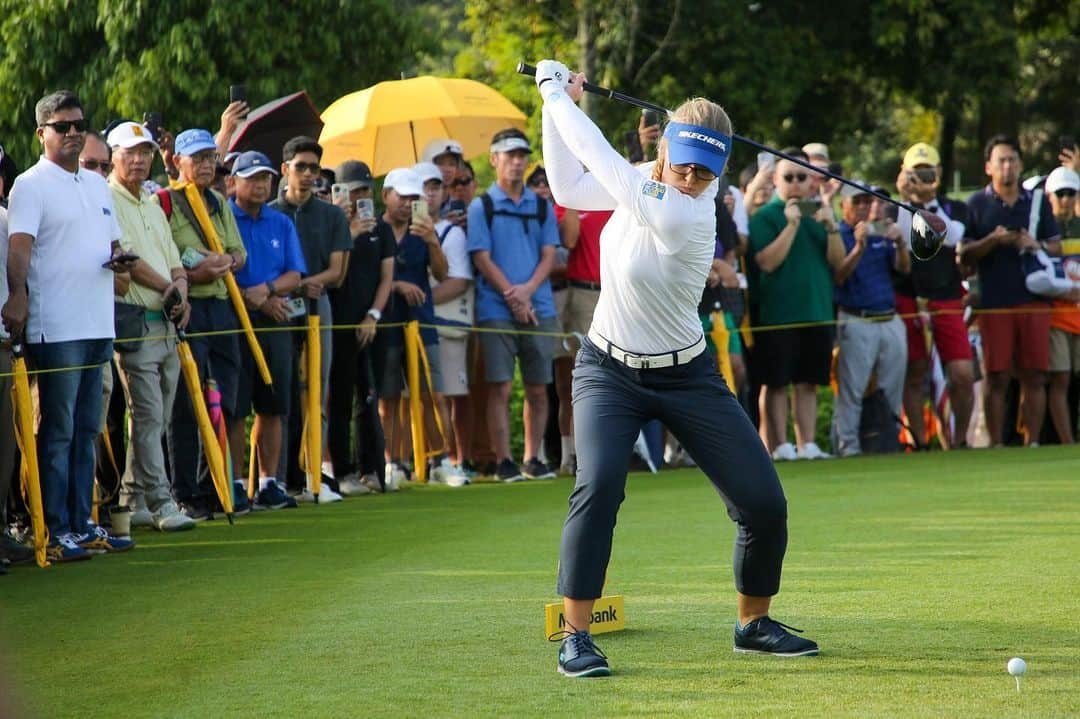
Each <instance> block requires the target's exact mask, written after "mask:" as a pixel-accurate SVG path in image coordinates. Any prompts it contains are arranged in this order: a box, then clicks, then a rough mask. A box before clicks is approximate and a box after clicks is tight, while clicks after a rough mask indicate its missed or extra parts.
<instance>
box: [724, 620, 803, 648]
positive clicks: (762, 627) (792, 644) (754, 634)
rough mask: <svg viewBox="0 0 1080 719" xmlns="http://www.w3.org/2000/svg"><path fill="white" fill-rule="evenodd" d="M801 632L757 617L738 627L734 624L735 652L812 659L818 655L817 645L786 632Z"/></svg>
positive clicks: (780, 623) (774, 621) (736, 623)
mask: <svg viewBox="0 0 1080 719" xmlns="http://www.w3.org/2000/svg"><path fill="white" fill-rule="evenodd" d="M789 629H790V630H792V631H794V632H801V631H802V630H801V629H796V628H795V627H790V626H788V625H787V624H784V623H783V622H778V621H776V620H775V619H771V618H770V617H768V616H764V617H759V618H757V619H755V620H753V621H750V622H747V624H746V626H745V627H740V626H739V623H738V622H735V651H737V652H742V653H746V654H772V655H774V656H777V657H812V656H817V654H818V645H817V643H816V642H812V641H810V640H809V639H804V638H803V637H797V636H795V635H794V634H792V633H791V632H789V631H788V630H789Z"/></svg>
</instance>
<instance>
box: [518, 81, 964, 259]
mask: <svg viewBox="0 0 1080 719" xmlns="http://www.w3.org/2000/svg"><path fill="white" fill-rule="evenodd" d="M517 71H518V73H519V74H521V75H529V76H530V77H535V76H536V68H535V67H534V66H532V65H529V64H526V63H524V62H522V63H518V66H517ZM585 91H586V92H591V93H593V94H596V95H602V96H604V97H607V98H610V99H612V100H618V101H619V102H625V103H627V104H628V105H633V106H635V107H640V108H641V109H643V110H653V111H655V112H659V113H661V114H662V115H663V116H664V117H670V116H671V111H670V110H668V109H667V108H666V107H663V106H661V105H656V104H654V103H651V102H647V101H645V100H639V99H638V98H636V97H631V96H630V95H625V94H623V93H621V92H616V91H615V90H610V89H608V88H606V87H600V86H599V85H593V84H592V83H590V82H586V83H585ZM731 139H733V140H736V141H737V142H741V143H743V144H744V145H749V146H750V147H753V148H755V149H757V150H760V151H762V152H768V153H769V154H770V155H776V156H777V157H779V158H781V159H784V160H787V161H788V162H793V163H795V164H796V165H799V166H800V167H805V168H806V169H808V170H812V171H813V172H816V173H818V174H819V175H824V176H825V177H828V178H830V179H833V180H836V181H838V182H842V183H843V184H845V185H850V186H851V187H856V188H858V189H859V190H861V191H863V192H865V193H867V194H868V195H873V196H874V197H876V198H878V199H879V200H883V201H885V202H889V203H891V204H893V205H896V206H897V207H902V208H904V209H905V210H907V211H908V212H910V213H911V254H913V255H914V256H915V258H916V259H919V260H929V259H931V258H933V257H934V255H936V254H937V253H938V250H940V249H941V246H942V244H944V242H945V235H946V234H947V232H948V227H947V226H946V224H945V221H944V220H943V219H941V218H940V217H938V216H937V215H936V214H934V213H933V212H929V211H927V210H920V209H918V208H916V207H912V206H911V205H909V204H907V203H905V202H900V201H899V200H894V199H893V198H891V197H889V196H888V195H883V194H882V193H880V192H876V191H874V190H871V189H870V188H869V187H866V186H864V185H860V184H859V183H857V182H852V181H851V180H848V179H846V178H843V177H841V176H840V175H837V174H834V173H832V172H829V171H828V170H826V169H823V168H820V167H815V166H814V165H811V164H810V163H809V162H807V161H805V160H800V159H799V158H797V157H792V156H791V155H788V154H787V153H785V152H781V151H780V150H776V149H773V148H771V147H769V146H768V145H762V144H761V143H760V142H757V141H755V140H751V139H749V138H746V137H743V136H742V135H736V134H734V133H732V135H731Z"/></svg>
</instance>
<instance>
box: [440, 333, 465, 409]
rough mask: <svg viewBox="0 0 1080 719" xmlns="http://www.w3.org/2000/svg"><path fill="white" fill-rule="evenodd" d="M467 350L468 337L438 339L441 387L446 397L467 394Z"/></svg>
mask: <svg viewBox="0 0 1080 719" xmlns="http://www.w3.org/2000/svg"><path fill="white" fill-rule="evenodd" d="M468 348H469V338H468V336H465V337H440V338H439V360H440V364H441V365H442V367H441V368H440V370H441V374H442V387H443V394H444V395H446V396H447V397H462V396H465V395H467V394H469V365H468V361H467V358H468V354H469V352H468Z"/></svg>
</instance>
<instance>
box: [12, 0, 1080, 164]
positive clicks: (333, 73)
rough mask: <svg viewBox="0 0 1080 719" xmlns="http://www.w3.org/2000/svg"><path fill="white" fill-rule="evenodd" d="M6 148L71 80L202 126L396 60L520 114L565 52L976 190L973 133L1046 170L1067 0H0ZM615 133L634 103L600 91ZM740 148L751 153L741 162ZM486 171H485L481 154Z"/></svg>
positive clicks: (776, 127)
mask: <svg viewBox="0 0 1080 719" xmlns="http://www.w3.org/2000/svg"><path fill="white" fill-rule="evenodd" d="M0 11H2V13H0V17H2V18H3V20H2V21H0V28H2V31H3V37H4V50H3V52H4V58H3V62H2V63H0V142H2V143H3V145H4V147H5V148H6V149H7V150H8V151H9V152H11V153H12V154H13V155H14V156H15V157H16V159H17V161H18V163H19V165H20V167H25V166H26V165H28V164H29V163H31V162H32V161H33V157H34V156H35V155H36V154H37V152H38V148H37V147H35V146H34V144H33V142H32V140H33V125H34V122H33V106H34V103H35V102H36V101H37V100H38V98H40V97H41V95H42V94H44V93H45V92H46V91H50V90H54V89H58V88H65V87H66V88H70V89H73V90H75V91H76V92H78V93H79V94H80V95H81V96H82V97H83V99H84V102H85V103H86V105H87V108H88V113H89V115H90V116H91V118H92V119H93V120H94V122H95V124H96V125H98V126H103V125H104V124H105V123H106V122H108V121H109V120H111V119H115V118H121V117H124V118H139V117H141V115H142V113H143V112H144V111H147V110H158V111H161V112H162V113H163V115H164V116H165V119H166V124H167V125H168V126H169V127H170V128H173V129H180V128H182V127H190V126H205V127H209V128H210V129H211V130H215V129H216V127H217V124H218V118H219V115H220V113H221V110H222V109H223V107H224V105H225V100H226V99H227V89H228V85H230V84H238V83H242V84H246V85H247V87H248V96H249V98H251V101H252V103H253V104H260V103H261V102H265V101H268V100H270V99H273V98H275V97H278V96H281V95H284V94H287V93H289V92H293V91H295V90H297V89H306V90H307V91H308V93H309V94H310V95H311V96H312V98H313V100H314V101H315V103H316V105H317V106H319V107H325V106H327V105H328V104H329V103H330V102H331V101H333V100H334V99H335V98H337V97H339V96H340V95H343V94H345V93H347V92H351V91H354V90H358V89H362V88H364V87H366V86H368V85H371V84H373V83H375V82H378V81H380V80H386V79H396V78H398V77H400V76H401V73H403V72H404V73H409V74H415V73H428V72H430V73H433V74H441V75H457V76H463V77H472V78H475V79H478V80H481V81H484V82H487V83H489V84H492V85H494V86H495V87H496V88H498V89H499V90H501V91H502V92H503V93H504V94H506V95H507V96H508V97H509V98H510V99H511V100H513V101H514V102H515V103H516V104H518V106H519V107H521V108H522V109H523V110H524V111H525V112H526V113H527V114H529V115H530V123H531V124H530V128H531V131H532V132H533V134H534V136H536V133H537V130H538V127H539V123H538V117H539V107H538V103H537V96H536V94H535V91H534V90H533V88H532V84H531V83H530V82H529V81H528V80H526V79H525V78H522V77H520V76H518V75H516V74H514V66H515V65H516V64H517V63H518V62H519V61H521V60H532V61H535V60H539V59H541V58H544V57H551V56H554V57H558V58H560V59H563V60H564V61H566V62H567V64H568V65H570V66H571V68H581V69H583V70H584V71H585V72H586V73H587V74H588V76H589V78H590V79H591V80H593V81H594V82H597V83H599V84H605V85H608V86H612V87H615V88H618V89H620V90H622V91H623V92H627V93H629V94H632V95H638V96H641V97H645V98H649V99H651V100H654V101H656V102H660V103H665V104H668V105H674V104H677V103H678V102H679V101H681V100H682V99H685V98H686V97H689V96H692V95H704V96H707V97H710V98H713V99H715V100H717V101H719V102H721V103H723V104H724V105H725V107H726V108H727V109H728V112H729V114H730V115H731V116H732V118H733V120H734V122H735V125H736V130H737V131H738V132H739V133H741V134H744V135H747V136H749V137H753V138H755V139H758V140H761V141H765V142H768V143H770V144H774V145H777V146H784V145H790V144H802V143H804V142H806V141H810V140H820V141H824V142H826V143H828V144H829V145H830V147H831V148H832V150H833V154H834V155H835V156H836V159H839V160H841V161H842V162H843V164H844V165H845V169H846V170H848V171H849V172H857V173H859V174H862V175H864V176H867V177H869V178H871V179H875V180H881V181H889V180H890V179H891V178H892V177H895V170H896V167H897V165H898V162H899V156H900V153H901V152H902V150H903V149H904V148H905V147H906V146H907V145H909V144H910V143H912V142H915V141H918V140H926V141H930V142H934V143H936V144H938V145H939V146H940V148H941V149H942V150H943V153H942V154H943V156H944V157H945V161H946V164H947V173H948V174H949V175H950V176H951V171H952V170H953V169H955V170H958V171H959V172H960V173H961V177H962V181H963V183H964V184H966V185H974V184H979V183H981V182H982V181H983V173H982V158H981V146H982V143H983V142H984V141H985V140H986V139H987V138H988V137H989V136H990V135H992V134H994V133H996V132H1001V131H1004V132H1011V133H1015V134H1017V135H1019V136H1020V138H1021V141H1022V144H1023V147H1024V150H1025V156H1026V165H1027V167H1028V168H1029V169H1031V170H1034V169H1037V168H1041V169H1043V170H1046V169H1048V168H1049V167H1050V166H1051V165H1052V164H1053V158H1054V157H1055V156H1056V148H1057V144H1058V142H1057V139H1058V136H1059V135H1060V134H1065V133H1068V134H1073V135H1076V134H1080V127H1078V125H1080V122H1078V119H1080V83H1078V82H1077V80H1078V77H1077V72H1078V69H1080V3H1075V2H1074V3H1061V2H1048V1H1046V0H1012V2H993V1H991V0H878V2H876V3H866V2H862V1H856V0H833V2H830V3H827V4H826V3H821V2H805V1H799V0H761V1H760V2H745V1H743V2H735V1H733V0H696V1H695V2H689V1H685V0H653V1H651V2H644V1H642V0H608V2H604V3H600V2H595V0H534V1H533V2H521V1H520V0H514V1H513V2H511V0H464V1H462V2H424V1H420V0H404V1H399V2H391V1H389V0H305V2H303V3H265V2H256V1H255V0H198V2H196V1H195V0H172V1H171V2H167V3H166V2H151V1H149V0H96V2H95V1H92V0H34V1H33V2H27V1H26V0H0ZM586 109H587V111H588V112H589V113H590V114H591V115H593V117H594V118H595V119H596V120H597V122H598V123H599V124H600V125H601V126H602V127H603V128H604V129H605V130H607V131H608V132H609V136H611V137H612V138H613V140H614V141H616V142H618V141H619V139H620V137H621V135H622V133H623V132H625V131H628V130H631V129H633V128H634V127H635V126H636V123H637V114H636V112H635V111H634V110H633V109H632V108H627V107H625V106H622V105H619V104H617V103H613V102H610V101H607V100H603V99H599V98H595V97H591V98H589V99H588V101H587V104H586ZM752 160H753V152H752V151H750V150H748V149H744V150H743V151H742V152H741V153H740V154H737V155H736V158H735V164H734V167H735V168H736V169H737V168H739V167H741V166H742V165H743V164H746V163H749V162H751V161H752ZM480 164H483V163H480Z"/></svg>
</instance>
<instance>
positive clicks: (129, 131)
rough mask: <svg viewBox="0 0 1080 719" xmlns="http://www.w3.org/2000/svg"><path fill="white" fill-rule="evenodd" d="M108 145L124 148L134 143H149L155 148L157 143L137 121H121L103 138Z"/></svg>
mask: <svg viewBox="0 0 1080 719" xmlns="http://www.w3.org/2000/svg"><path fill="white" fill-rule="evenodd" d="M105 143H106V144H107V145H108V146H109V147H123V148H124V149H127V148H130V147H135V146H136V145H150V146H151V147H153V148H154V149H155V150H156V149H158V144H157V143H156V142H154V136H153V135H151V134H150V131H149V130H148V129H146V128H145V127H143V126H142V125H140V124H139V123H137V122H121V123H120V124H119V125H117V126H116V127H114V128H113V129H112V132H110V133H109V136H108V137H107V138H106V139H105Z"/></svg>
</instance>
